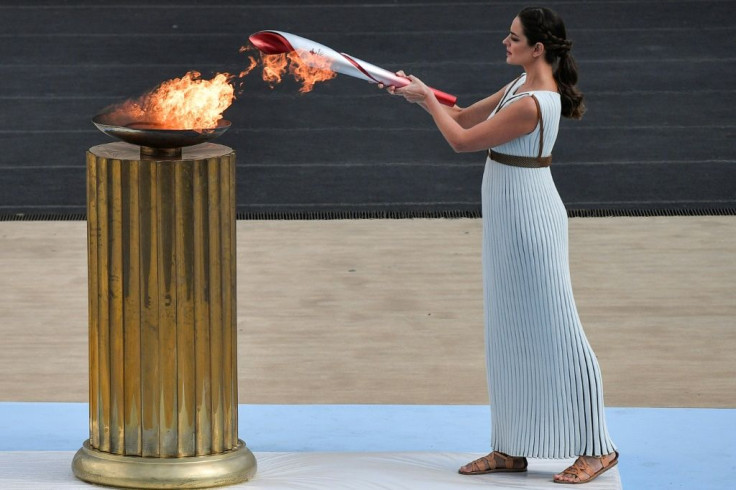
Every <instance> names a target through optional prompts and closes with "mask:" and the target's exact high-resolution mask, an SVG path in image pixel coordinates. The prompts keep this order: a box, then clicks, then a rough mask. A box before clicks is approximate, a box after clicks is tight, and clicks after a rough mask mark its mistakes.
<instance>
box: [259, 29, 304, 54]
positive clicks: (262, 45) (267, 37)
mask: <svg viewBox="0 0 736 490" xmlns="http://www.w3.org/2000/svg"><path fill="white" fill-rule="evenodd" d="M248 39H249V40H250V42H251V43H252V44H253V46H255V47H256V48H258V50H259V51H261V52H262V53H263V54H282V53H290V52H292V51H294V48H293V47H292V46H291V43H289V41H288V40H287V39H286V38H285V37H284V36H282V35H281V34H277V33H275V32H273V31H261V32H256V33H255V34H251V35H250V36H249V37H248Z"/></svg>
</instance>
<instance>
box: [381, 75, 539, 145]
mask: <svg viewBox="0 0 736 490" xmlns="http://www.w3.org/2000/svg"><path fill="white" fill-rule="evenodd" d="M409 79H410V80H411V81H412V83H410V84H409V85H407V86H405V87H402V88H399V89H396V90H395V91H394V92H395V93H397V94H399V95H403V96H404V98H406V100H408V101H409V102H415V103H419V104H422V105H423V107H424V108H425V109H426V110H427V112H429V113H430V114H431V116H432V119H434V122H435V124H436V125H437V128H438V129H439V130H440V132H441V133H442V136H444V137H445V140H447V142H448V143H449V145H450V146H451V147H452V149H453V150H455V151H456V152H471V151H481V150H485V149H487V148H491V147H494V146H498V145H500V144H503V143H506V142H508V141H511V140H513V139H516V138H518V137H520V136H523V135H525V134H528V133H530V132H532V131H534V128H535V127H536V126H537V106H536V104H534V101H533V100H531V98H530V97H524V98H522V99H520V100H518V101H516V102H514V103H513V104H510V105H509V106H507V107H505V108H503V109H502V110H500V111H499V112H498V113H496V115H494V116H493V117H492V118H490V119H481V120H480V121H479V119H480V117H479V113H480V112H481V110H480V109H479V108H476V110H474V111H472V112H469V113H467V114H470V115H471V116H469V117H468V119H470V120H472V122H475V124H473V125H471V126H469V127H467V128H466V127H464V126H463V125H462V124H461V123H460V120H458V119H459V118H458V119H456V118H454V117H452V116H451V115H450V114H448V112H447V111H446V110H445V109H444V108H443V106H442V105H441V104H440V103H439V101H438V100H437V98H436V97H435V96H434V93H432V91H431V90H430V89H429V88H428V87H427V86H426V85H424V83H423V82H422V81H421V80H419V79H418V78H416V77H414V76H413V75H409ZM500 92H501V94H502V93H503V91H500ZM496 96H498V97H499V100H500V96H499V95H498V93H496V94H494V95H492V96H490V97H488V98H486V99H484V100H482V101H480V102H479V103H478V104H481V103H483V104H482V105H481V107H483V110H485V109H486V108H487V107H488V106H490V105H491V104H492V103H493V101H494V99H495V98H496ZM495 104H496V105H498V101H496V102H495ZM475 105H477V104H474V106H475ZM472 107H473V106H471V107H469V108H468V109H470V108H472ZM493 108H495V105H494V106H493ZM491 110H492V109H491ZM489 113H490V111H489Z"/></svg>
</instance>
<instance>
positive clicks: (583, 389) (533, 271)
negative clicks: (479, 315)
mask: <svg viewBox="0 0 736 490" xmlns="http://www.w3.org/2000/svg"><path fill="white" fill-rule="evenodd" d="M524 80H525V77H524V76H523V75H522V77H521V78H519V79H518V80H516V81H515V82H514V83H512V84H511V86H510V87H509V90H508V91H507V97H506V100H505V102H504V105H508V104H513V103H514V102H515V101H517V100H520V99H521V98H522V97H529V96H532V95H533V96H534V97H536V98H537V100H538V101H539V105H540V109H541V114H542V116H541V117H542V118H543V122H544V145H543V148H544V150H543V151H544V154H543V156H547V155H549V154H550V153H551V150H552V148H553V146H554V143H555V140H556V138H557V131H558V127H559V121H560V96H559V94H558V93H556V92H549V91H535V92H525V93H519V94H516V93H515V92H516V90H517V89H518V88H519V87H520V86H521V85H522V84H523V83H524ZM495 112H496V111H494V113H493V114H491V116H490V117H493V116H494V114H495ZM539 129H540V128H539V125H537V128H536V129H535V130H534V131H533V132H532V133H530V134H528V135H524V136H522V137H520V138H518V139H515V140H513V141H510V142H508V143H505V144H503V145H500V146H498V147H495V148H493V150H494V151H496V152H498V153H505V154H507V155H518V156H525V157H536V156H537V154H538V152H539V136H540V131H539ZM482 193H483V195H482V203H483V204H482V206H483V290H484V295H485V297H484V300H485V323H486V360H487V373H488V390H489V394H490V402H491V422H492V434H491V446H492V448H493V449H494V450H496V451H501V452H503V453H506V454H509V455H512V456H526V457H533V458H572V457H577V456H579V455H588V456H600V455H603V454H608V453H611V452H612V451H613V450H614V449H615V446H614V444H613V442H612V441H611V439H610V437H609V435H608V430H607V428H606V420H605V414H604V406H603V390H602V384H601V373H600V368H599V366H598V361H597V359H596V357H595V354H594V353H593V350H592V349H591V347H590V344H589V343H588V340H587V338H586V337H585V333H584V332H583V328H582V325H581V323H580V318H579V316H578V312H577V308H576V306H575V300H574V298H573V292H572V285H571V281H570V265H569V260H568V234H567V212H566V210H565V207H564V205H563V204H562V200H561V199H560V196H559V194H558V192H557V188H556V187H555V184H554V182H553V180H552V174H551V173H550V169H549V167H543V168H523V167H514V166H509V165H504V164H502V163H498V162H495V161H493V160H491V159H490V158H488V159H487V160H486V166H485V172H484V175H483V186H482Z"/></svg>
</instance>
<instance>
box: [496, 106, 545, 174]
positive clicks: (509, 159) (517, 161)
mask: <svg viewBox="0 0 736 490" xmlns="http://www.w3.org/2000/svg"><path fill="white" fill-rule="evenodd" d="M526 96H529V97H531V98H532V100H533V101H534V105H536V106H537V121H538V124H539V153H538V154H537V157H536V158H534V157H529V158H528V157H520V156H516V155H505V154H503V153H498V152H495V151H493V150H492V149H488V157H489V158H491V160H495V161H497V162H499V163H503V164H506V165H512V166H514V167H549V165H550V164H551V163H552V155H550V156H547V157H543V156H542V152H543V151H544V118H543V117H542V107H541V106H540V105H539V99H537V96H536V95H534V94H532V93H525V94H519V95H518V96H517V97H516V98H520V97H526ZM512 99H513V98H512ZM512 99H509V100H512ZM499 108H500V104H499Z"/></svg>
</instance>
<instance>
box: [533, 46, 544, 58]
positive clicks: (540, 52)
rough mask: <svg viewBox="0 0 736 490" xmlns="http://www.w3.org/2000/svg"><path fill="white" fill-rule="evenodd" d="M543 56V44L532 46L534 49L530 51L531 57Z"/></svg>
mask: <svg viewBox="0 0 736 490" xmlns="http://www.w3.org/2000/svg"><path fill="white" fill-rule="evenodd" d="M543 54H544V44H542V43H537V44H535V45H534V49H533V50H532V56H534V57H539V56H542V55H543Z"/></svg>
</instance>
